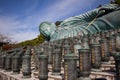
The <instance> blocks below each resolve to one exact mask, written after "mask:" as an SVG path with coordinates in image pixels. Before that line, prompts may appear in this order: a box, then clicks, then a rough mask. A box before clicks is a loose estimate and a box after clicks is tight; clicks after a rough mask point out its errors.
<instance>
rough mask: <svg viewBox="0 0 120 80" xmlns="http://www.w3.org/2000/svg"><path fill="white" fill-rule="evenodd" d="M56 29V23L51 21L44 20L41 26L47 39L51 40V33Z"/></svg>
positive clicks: (41, 31) (41, 30) (40, 29)
mask: <svg viewBox="0 0 120 80" xmlns="http://www.w3.org/2000/svg"><path fill="white" fill-rule="evenodd" d="M54 30H55V25H53V24H52V23H50V22H42V23H41V24H40V26H39V31H40V33H41V34H42V35H44V37H45V38H46V39H47V40H50V35H51V33H52V32H53V31H54Z"/></svg>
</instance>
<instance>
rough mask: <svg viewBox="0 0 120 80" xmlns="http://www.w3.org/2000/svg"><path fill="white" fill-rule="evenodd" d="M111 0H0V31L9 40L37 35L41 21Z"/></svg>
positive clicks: (61, 18) (51, 19)
mask: <svg viewBox="0 0 120 80" xmlns="http://www.w3.org/2000/svg"><path fill="white" fill-rule="evenodd" d="M109 2H110V0H0V33H2V34H5V35H8V36H10V37H11V39H12V41H17V42H21V41H25V40H30V39H33V38H36V37H37V36H38V35H39V34H40V33H39V24H40V23H41V22H42V21H49V22H56V21H59V20H64V19H66V18H69V17H71V16H76V15H80V14H82V13H85V12H87V11H90V10H92V9H94V8H96V7H97V6H98V5H99V4H102V5H103V4H107V3H109Z"/></svg>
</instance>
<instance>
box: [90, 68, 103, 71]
mask: <svg viewBox="0 0 120 80" xmlns="http://www.w3.org/2000/svg"><path fill="white" fill-rule="evenodd" d="M91 71H92V72H102V70H101V69H95V68H92V69H91Z"/></svg>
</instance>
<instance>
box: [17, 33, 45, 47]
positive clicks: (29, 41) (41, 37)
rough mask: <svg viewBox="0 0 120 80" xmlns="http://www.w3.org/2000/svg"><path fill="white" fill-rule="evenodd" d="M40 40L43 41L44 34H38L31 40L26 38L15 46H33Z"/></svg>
mask: <svg viewBox="0 0 120 80" xmlns="http://www.w3.org/2000/svg"><path fill="white" fill-rule="evenodd" d="M42 42H44V36H43V35H41V34H40V35H39V36H38V37H37V38H35V39H33V40H27V41H24V42H21V43H18V44H16V46H17V47H20V46H35V45H39V44H41V43H42Z"/></svg>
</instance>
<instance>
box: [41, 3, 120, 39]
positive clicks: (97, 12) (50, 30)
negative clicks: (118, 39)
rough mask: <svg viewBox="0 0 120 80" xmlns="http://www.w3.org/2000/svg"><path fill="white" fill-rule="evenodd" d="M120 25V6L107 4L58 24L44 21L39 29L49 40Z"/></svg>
mask: <svg viewBox="0 0 120 80" xmlns="http://www.w3.org/2000/svg"><path fill="white" fill-rule="evenodd" d="M119 27H120V6H119V5H117V4H107V5H103V6H101V7H98V8H96V9H94V10H92V11H88V12H86V13H84V14H81V15H78V16H74V17H70V18H68V19H65V20H64V21H62V22H61V23H60V25H57V26H56V25H55V23H51V22H47V21H46V22H42V23H41V24H40V26H39V31H40V34H42V35H43V36H44V38H45V39H46V40H47V41H55V40H59V39H63V38H68V37H74V36H77V35H81V36H83V35H86V34H93V33H96V32H100V31H105V30H110V29H116V28H119Z"/></svg>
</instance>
